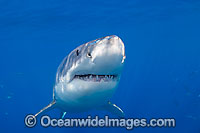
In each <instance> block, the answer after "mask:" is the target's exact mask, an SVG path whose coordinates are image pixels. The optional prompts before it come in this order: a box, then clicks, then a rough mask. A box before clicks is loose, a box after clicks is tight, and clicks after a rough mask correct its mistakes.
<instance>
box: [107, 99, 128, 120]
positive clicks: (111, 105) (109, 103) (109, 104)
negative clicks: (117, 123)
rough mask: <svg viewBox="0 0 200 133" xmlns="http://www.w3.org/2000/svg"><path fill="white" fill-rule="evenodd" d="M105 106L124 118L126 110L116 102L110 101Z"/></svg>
mask: <svg viewBox="0 0 200 133" xmlns="http://www.w3.org/2000/svg"><path fill="white" fill-rule="evenodd" d="M103 108H104V109H105V110H107V111H109V112H111V113H113V114H115V115H117V116H119V117H121V118H124V112H123V111H122V110H121V109H120V108H119V107H118V106H117V105H115V104H112V103H111V102H108V104H106V105H105V106H103Z"/></svg>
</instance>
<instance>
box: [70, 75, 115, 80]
mask: <svg viewBox="0 0 200 133" xmlns="http://www.w3.org/2000/svg"><path fill="white" fill-rule="evenodd" d="M74 79H80V80H84V81H93V82H100V81H104V82H108V81H113V80H115V79H117V75H95V74H85V75H75V76H74Z"/></svg>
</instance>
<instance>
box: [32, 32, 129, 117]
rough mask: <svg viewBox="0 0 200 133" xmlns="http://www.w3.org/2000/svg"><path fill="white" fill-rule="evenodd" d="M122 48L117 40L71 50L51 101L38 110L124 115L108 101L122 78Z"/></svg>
mask: <svg viewBox="0 0 200 133" xmlns="http://www.w3.org/2000/svg"><path fill="white" fill-rule="evenodd" d="M125 57H126V56H125V47H124V43H123V42H122V40H121V39H120V38H119V37H118V36H116V35H111V36H106V37H103V38H99V39H96V40H93V41H90V42H87V43H85V44H83V45H80V46H79V47H77V48H76V49H74V50H73V51H72V52H71V53H70V54H69V55H68V56H66V57H65V58H64V60H63V61H62V63H61V64H60V65H59V67H58V70H57V73H56V83H55V86H54V89H53V101H52V102H51V103H50V104H49V105H47V106H46V107H44V108H43V109H42V110H40V111H39V112H38V113H37V114H35V115H34V117H37V116H38V115H39V114H40V113H42V112H43V111H47V110H50V109H53V108H59V109H61V111H62V112H63V115H62V118H63V117H64V116H65V114H66V112H84V111H88V110H90V109H101V110H107V111H109V112H111V113H113V114H115V115H117V116H119V117H124V112H123V111H122V110H121V109H120V108H119V107H118V106H117V105H115V104H112V103H111V102H110V101H109V100H110V98H111V97H112V95H113V93H114V92H115V90H116V88H117V86H118V84H119V81H120V77H121V72H122V68H123V65H124V60H125Z"/></svg>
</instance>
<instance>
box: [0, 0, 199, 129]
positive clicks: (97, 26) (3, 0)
mask: <svg viewBox="0 0 200 133" xmlns="http://www.w3.org/2000/svg"><path fill="white" fill-rule="evenodd" d="M113 34H115V35H118V36H119V37H121V39H122V40H123V41H124V43H125V47H126V57H127V58H126V60H125V66H124V70H123V74H122V77H121V81H120V84H119V87H118V89H117V92H116V93H115V95H114V97H113V98H112V99H111V101H112V102H113V103H116V104H117V105H119V106H120V107H121V108H122V109H123V111H124V112H125V114H126V118H147V119H150V118H175V119H176V127H175V128H158V127H156V128H135V129H134V130H131V131H129V132H134V133H146V132H152V133H161V132H162V133H169V132H170V133H200V1H199V0H165V1H160V0H154V1H148V0H134V1H133V0H132V1H122V0H109V1H101V0H97V1H92V0H91V1H89V0H88V1H80V0H79V1H72V0H68V1H64V0H29V1H24V0H10V1H8V0H0V132H1V133H4V132H12V133H13V132H32V133H36V132H48V133H55V132H56V133H57V132H61V133H64V132H66V133H69V132H96V133H101V132H115V133H117V132H119V133H121V132H126V131H127V130H126V129H125V128H50V127H49V128H43V127H41V126H40V125H37V126H36V127H34V128H32V129H30V128H27V127H26V126H25V124H24V117H25V116H26V115H27V114H34V113H36V112H38V111H39V110H40V109H41V108H42V107H44V106H46V105H47V104H48V103H49V102H50V101H51V100H52V88H53V85H54V83H55V74H56V70H57V67H58V65H59V64H60V62H61V61H62V59H63V58H64V57H65V56H66V55H68V54H69V52H70V51H71V50H73V49H74V48H76V47H77V46H79V45H80V44H83V43H85V42H88V41H91V40H94V39H96V38H99V37H103V36H107V35H113ZM59 113H60V112H59V111H58V110H53V111H51V112H49V113H48V114H49V115H50V116H52V117H59V115H60V114H59ZM88 114H92V115H95V114H99V115H100V116H104V115H106V114H107V113H106V112H101V111H90V112H86V113H80V114H67V115H68V116H74V117H79V116H80V117H86V116H87V115H88ZM108 114H109V113H108ZM109 115H110V116H112V117H114V116H113V115H112V114H109Z"/></svg>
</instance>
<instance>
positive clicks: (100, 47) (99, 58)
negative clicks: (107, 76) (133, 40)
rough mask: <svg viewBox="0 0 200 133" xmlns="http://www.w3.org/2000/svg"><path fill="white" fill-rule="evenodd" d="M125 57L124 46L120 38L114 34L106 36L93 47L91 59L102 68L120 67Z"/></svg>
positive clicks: (109, 69)
mask: <svg viewBox="0 0 200 133" xmlns="http://www.w3.org/2000/svg"><path fill="white" fill-rule="evenodd" d="M124 59H125V47H124V43H123V42H122V40H121V39H120V38H119V37H118V36H116V35H112V36H107V37H105V38H104V39H102V40H101V41H99V42H98V44H97V45H96V46H95V47H94V49H93V51H92V61H93V63H94V64H96V65H97V66H98V67H101V68H105V69H104V70H108V71H112V70H114V69H120V68H121V67H122V65H123V63H124Z"/></svg>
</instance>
